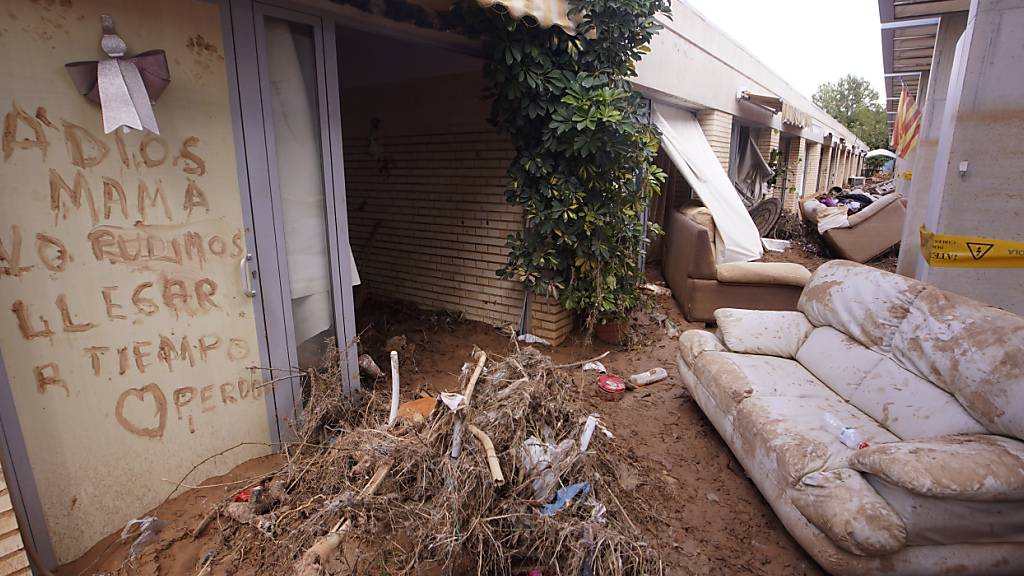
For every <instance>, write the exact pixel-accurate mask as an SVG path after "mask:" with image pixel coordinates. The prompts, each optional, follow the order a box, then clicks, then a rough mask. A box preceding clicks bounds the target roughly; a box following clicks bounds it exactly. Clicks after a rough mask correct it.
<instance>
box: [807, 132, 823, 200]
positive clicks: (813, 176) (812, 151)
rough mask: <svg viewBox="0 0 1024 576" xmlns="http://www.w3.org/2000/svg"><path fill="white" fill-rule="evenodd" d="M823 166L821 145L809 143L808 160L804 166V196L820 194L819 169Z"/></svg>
mask: <svg viewBox="0 0 1024 576" xmlns="http://www.w3.org/2000/svg"><path fill="white" fill-rule="evenodd" d="M820 166H821V144H818V143H817V142H808V143H807V160H806V161H805V165H804V190H803V195H804V196H814V195H815V194H816V193H817V192H818V168H820Z"/></svg>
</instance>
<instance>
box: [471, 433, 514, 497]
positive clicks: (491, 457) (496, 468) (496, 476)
mask: <svg viewBox="0 0 1024 576" xmlns="http://www.w3.org/2000/svg"><path fill="white" fill-rule="evenodd" d="M466 428H467V429H468V430H469V431H470V432H471V433H472V434H473V436H476V438H477V440H479V441H480V443H481V444H483V445H484V452H486V453H487V467H488V468H490V469H491V479H493V480H494V485H495V486H502V485H504V484H505V475H504V474H502V473H501V462H499V461H498V453H497V452H495V451H494V442H491V438H490V436H488V435H487V434H486V433H484V431H483V430H481V429H479V428H477V427H476V426H473V425H472V424H466Z"/></svg>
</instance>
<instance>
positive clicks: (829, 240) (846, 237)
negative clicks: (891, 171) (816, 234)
mask: <svg viewBox="0 0 1024 576" xmlns="http://www.w3.org/2000/svg"><path fill="white" fill-rule="evenodd" d="M824 207H825V205H824V204H822V203H821V202H818V201H817V200H815V199H811V200H807V201H806V202H804V203H803V204H802V209H803V214H804V218H807V219H808V220H810V221H811V222H814V223H815V224H817V223H818V211H819V210H821V209H822V208H824ZM906 218H907V210H906V201H905V200H904V199H903V197H902V196H901V195H899V194H890V195H888V196H883V197H882V198H881V199H880V200H876V201H875V202H874V203H872V204H871V205H870V206H868V207H867V208H864V209H863V210H861V211H860V212H857V213H856V214H854V215H852V216H850V217H849V218H848V219H847V225H845V226H841V227H837V228H832V229H830V230H826V231H825V232H823V233H822V234H821V237H822V239H823V240H824V241H825V244H826V245H828V247H829V249H830V250H831V251H832V253H833V254H835V255H836V256H838V257H839V258H844V259H846V260H852V261H854V262H862V263H863V262H867V261H869V260H871V259H873V258H875V257H876V256H879V255H881V254H882V253H883V252H885V251H886V250H889V249H890V248H892V247H893V246H895V245H897V244H899V243H900V240H901V238H902V236H903V222H904V221H905V220H906Z"/></svg>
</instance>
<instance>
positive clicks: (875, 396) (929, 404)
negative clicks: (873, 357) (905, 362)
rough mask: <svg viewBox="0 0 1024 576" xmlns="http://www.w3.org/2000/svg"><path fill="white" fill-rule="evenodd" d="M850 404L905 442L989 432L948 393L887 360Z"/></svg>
mask: <svg viewBox="0 0 1024 576" xmlns="http://www.w3.org/2000/svg"><path fill="white" fill-rule="evenodd" d="M847 400H849V402H850V404H853V405H854V406H856V407H857V408H858V409H859V410H860V411H861V412H864V413H865V414H867V415H868V416H870V417H872V418H874V419H875V420H876V421H878V423H879V424H881V425H882V426H883V427H885V428H886V429H888V430H889V431H890V432H892V433H893V434H895V435H897V436H899V437H900V438H902V439H903V440H911V439H914V438H930V437H934V436H943V435H946V434H984V433H985V432H986V430H985V427H984V426H982V425H981V424H980V423H978V421H977V420H975V419H974V418H972V417H971V415H970V414H968V413H967V411H966V410H964V407H963V406H961V405H960V403H959V402H957V400H956V398H954V397H953V396H952V395H950V394H949V393H948V392H946V391H944V390H942V389H941V388H939V387H938V386H935V385H934V384H932V383H931V382H929V381H927V380H925V379H924V378H921V377H920V376H918V375H917V374H914V373H912V372H910V371H909V370H906V369H905V368H903V367H902V366H900V365H899V364H897V363H896V362H894V361H892V360H890V359H889V358H885V357H882V359H881V361H879V362H878V363H877V364H876V365H875V367H874V368H872V369H871V370H870V371H869V372H868V373H867V374H866V375H865V376H864V380H863V381H862V382H861V384H860V386H858V387H857V388H856V390H855V391H854V392H853V394H852V395H851V396H850V397H849V398H847Z"/></svg>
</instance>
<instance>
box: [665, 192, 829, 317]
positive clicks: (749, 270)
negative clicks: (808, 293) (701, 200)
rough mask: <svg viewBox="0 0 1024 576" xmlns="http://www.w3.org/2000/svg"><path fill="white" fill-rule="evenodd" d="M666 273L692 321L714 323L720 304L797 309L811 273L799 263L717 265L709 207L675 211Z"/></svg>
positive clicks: (671, 217)
mask: <svg viewBox="0 0 1024 576" xmlns="http://www.w3.org/2000/svg"><path fill="white" fill-rule="evenodd" d="M666 224H667V226H666V237H665V252H664V256H663V258H662V273H663V274H664V276H665V281H666V282H667V283H668V285H669V287H670V288H671V289H672V295H673V297H674V298H675V300H676V302H678V303H679V306H680V308H682V310H683V315H684V316H685V317H686V319H687V320H689V321H691V322H714V313H715V310H717V309H719V308H744V309H748V310H796V303H797V300H799V298H800V291H801V290H802V289H803V286H804V284H805V283H807V280H808V279H810V277H811V273H810V272H809V271H808V270H807V268H804V267H803V266H800V265H799V264H789V263H782V262H779V263H768V262H733V263H727V264H718V263H717V259H716V256H715V244H714V242H715V232H714V221H713V220H712V219H711V215H710V213H709V212H708V211H707V208H703V207H697V208H695V207H686V208H681V209H680V210H678V211H673V212H672V213H671V214H670V215H669V217H668V221H667V223H666Z"/></svg>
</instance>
